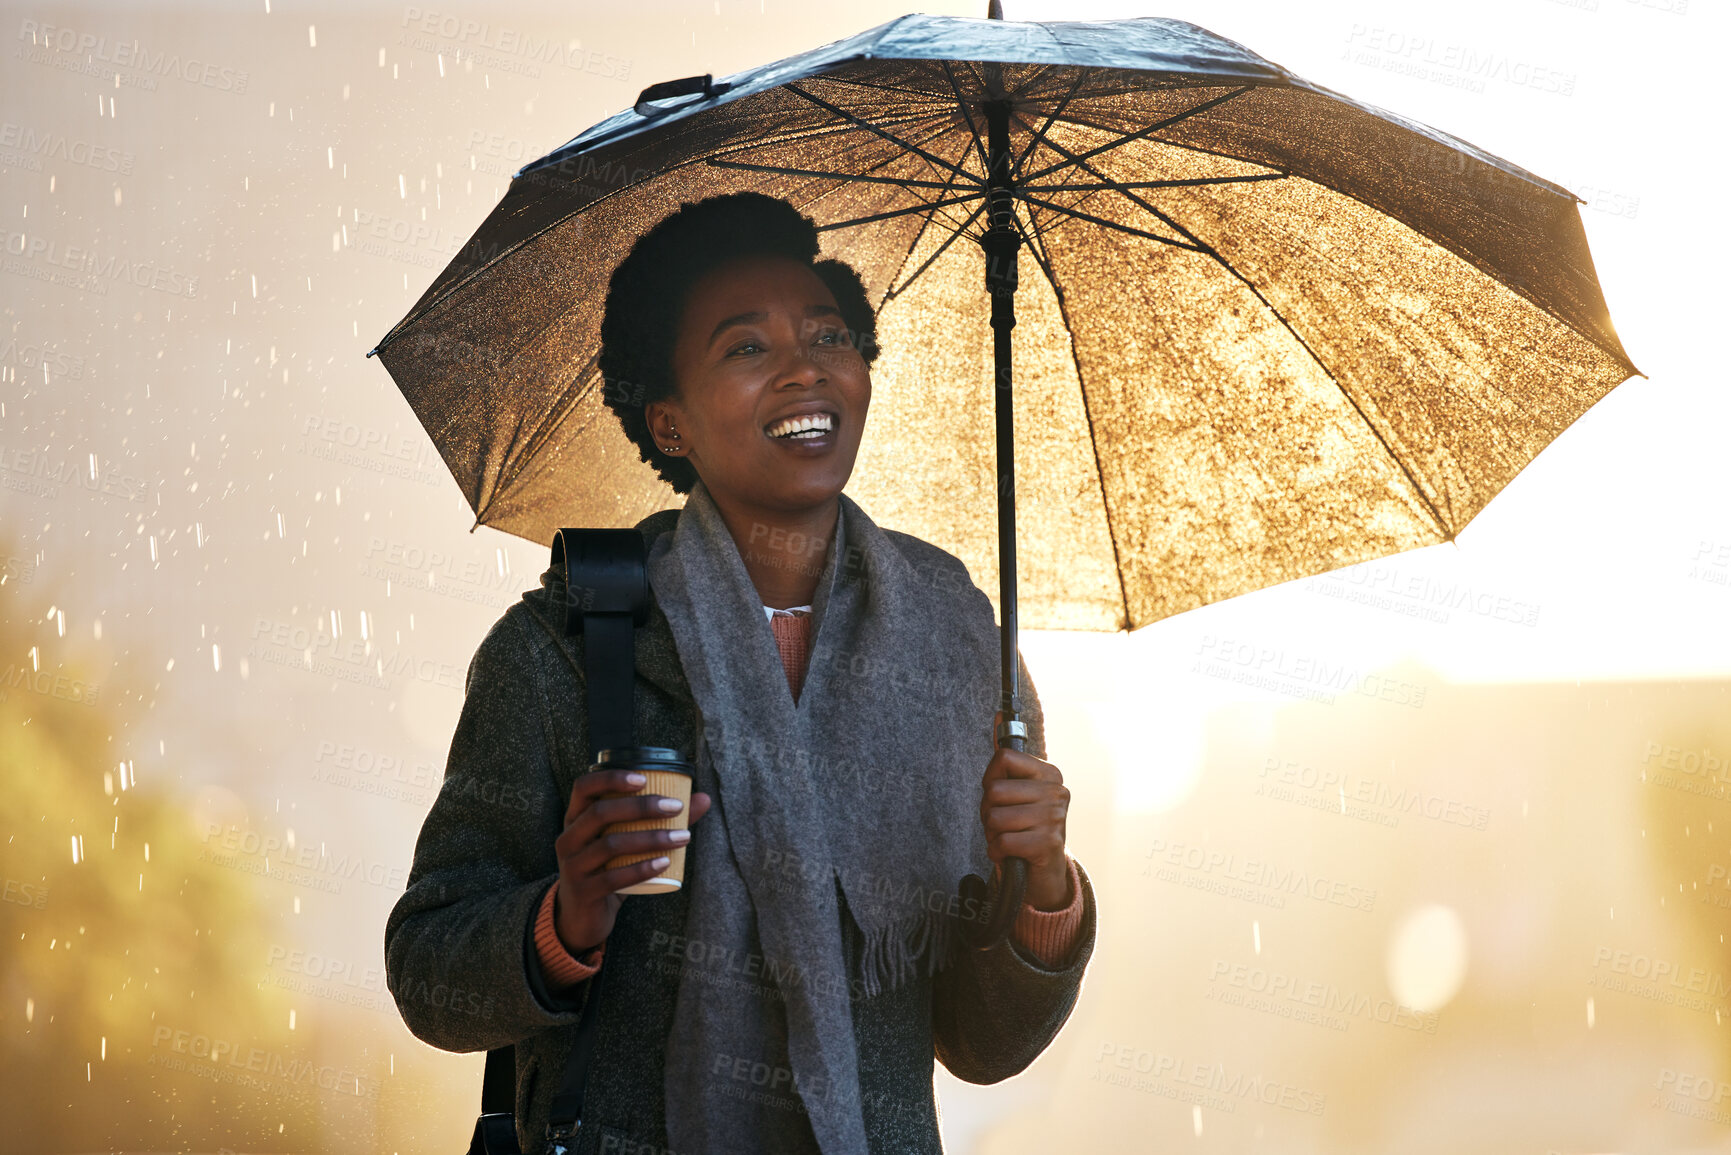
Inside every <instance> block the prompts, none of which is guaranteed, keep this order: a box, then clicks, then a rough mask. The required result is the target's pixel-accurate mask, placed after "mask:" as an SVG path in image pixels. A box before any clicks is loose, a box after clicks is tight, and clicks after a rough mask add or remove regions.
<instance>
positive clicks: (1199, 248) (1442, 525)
mask: <svg viewBox="0 0 1731 1155" xmlns="http://www.w3.org/2000/svg"><path fill="white" fill-rule="evenodd" d="M1051 147H1052V148H1053V149H1055V150H1056V151H1058V152H1060V153H1063V152H1066V150H1065V149H1064V147H1063V146H1062V145H1052V146H1051ZM1075 163H1077V164H1078V165H1079V166H1080V167H1081V168H1082V170H1083V171H1084V172H1088V173H1092V174H1093V175H1094V176H1095V177H1098V178H1099V179H1100V180H1101V181H1103V182H1106V183H1107V184H1108V185H1109V186H1110V187H1111V189H1112V191H1114V192H1116V193H1118V195H1119V196H1122V197H1123V198H1124V199H1125V200H1128V201H1129V202H1130V203H1131V204H1134V205H1136V206H1137V207H1138V208H1141V209H1142V210H1144V211H1145V212H1147V213H1149V214H1151V215H1152V216H1153V217H1155V218H1156V219H1157V220H1159V221H1160V222H1161V223H1162V224H1164V225H1165V226H1166V227H1167V228H1169V229H1171V230H1172V231H1173V232H1176V233H1177V234H1178V235H1180V236H1182V237H1183V238H1184V239H1185V240H1187V241H1189V242H1191V246H1193V247H1194V249H1195V251H1196V252H1199V253H1204V254H1206V255H1207V256H1209V257H1211V258H1212V259H1213V260H1214V261H1215V262H1217V263H1218V264H1219V265H1220V267H1221V268H1223V269H1225V270H1226V271H1227V272H1228V273H1230V274H1232V276H1233V277H1235V278H1236V279H1237V280H1238V282H1239V283H1240V284H1242V285H1243V286H1244V287H1245V288H1247V289H1249V290H1250V291H1251V293H1253V294H1254V295H1255V296H1256V299H1257V300H1258V301H1260V302H1262V307H1263V308H1265V309H1267V310H1268V311H1269V312H1270V313H1272V314H1274V319H1275V320H1277V321H1279V322H1280V323H1281V325H1282V326H1283V327H1284V328H1285V329H1286V331H1287V332H1288V333H1291V334H1292V339H1293V340H1294V341H1297V342H1298V344H1299V346H1300V347H1301V348H1302V349H1303V350H1304V351H1305V352H1306V353H1308V354H1310V357H1311V360H1313V361H1315V362H1316V364H1317V366H1318V367H1319V368H1320V369H1321V370H1322V371H1323V372H1324V373H1326V374H1327V375H1328V379H1329V380H1330V381H1332V382H1334V387H1335V388H1336V389H1338V390H1340V394H1341V396H1342V397H1345V398H1346V400H1347V403H1348V404H1350V405H1351V406H1352V408H1353V411H1354V412H1356V413H1357V414H1358V416H1359V420H1361V421H1363V422H1364V424H1365V428H1367V429H1369V430H1370V431H1371V433H1372V434H1373V435H1374V436H1375V437H1376V439H1377V440H1378V441H1379V442H1381V443H1382V447H1383V449H1384V450H1385V451H1386V452H1387V453H1388V455H1389V457H1390V458H1391V459H1392V460H1393V461H1394V463H1395V464H1396V465H1397V466H1399V467H1400V471H1401V472H1402V473H1403V474H1405V475H1406V479H1407V482H1408V484H1410V485H1411V486H1412V488H1413V492H1414V493H1416V494H1418V497H1419V500H1420V501H1422V502H1424V505H1425V508H1426V509H1427V510H1429V511H1430V515H1431V520H1432V521H1433V522H1434V523H1435V524H1436V527H1437V529H1438V530H1439V531H1440V532H1441V533H1442V535H1443V539H1444V540H1445V541H1452V540H1453V538H1454V535H1453V534H1452V533H1451V532H1450V531H1449V528H1448V524H1447V523H1446V522H1445V521H1444V520H1443V516H1442V513H1441V512H1440V511H1439V510H1438V509H1437V507H1436V505H1435V504H1434V503H1433V502H1432V501H1431V499H1430V495H1429V494H1428V493H1426V492H1425V491H1424V487H1423V486H1422V485H1420V484H1419V483H1418V478H1417V477H1416V476H1415V475H1414V474H1413V471H1412V470H1411V469H1410V468H1408V467H1407V463H1406V462H1405V460H1403V459H1402V458H1401V456H1400V454H1398V453H1396V452H1395V451H1394V447H1393V446H1392V445H1390V444H1389V443H1388V439H1387V438H1386V437H1384V436H1383V434H1382V430H1380V429H1378V428H1377V427H1376V423H1375V422H1373V421H1372V420H1371V419H1370V417H1369V415H1368V414H1366V413H1365V411H1364V407H1363V406H1361V405H1360V404H1359V403H1358V398H1356V397H1354V396H1353V395H1352V393H1351V392H1350V391H1348V390H1347V388H1346V386H1344V385H1342V384H1341V383H1340V378H1338V377H1336V376H1335V375H1334V370H1333V369H1331V368H1329V366H1328V363H1327V362H1326V361H1324V360H1323V359H1322V357H1321V356H1320V355H1319V354H1318V353H1317V351H1316V350H1315V349H1313V348H1311V347H1310V342H1309V341H1306V340H1305V339H1304V338H1303V337H1302V336H1301V335H1300V334H1299V332H1298V330H1297V329H1295V328H1294V327H1293V325H1292V322H1290V321H1288V320H1287V319H1286V317H1285V315H1284V314H1282V313H1281V311H1280V310H1279V309H1278V308H1276V307H1275V305H1274V303H1273V302H1272V301H1270V300H1269V299H1268V298H1267V297H1266V296H1265V295H1264V294H1263V292H1262V290H1261V289H1259V288H1258V287H1257V286H1256V285H1255V283H1254V282H1252V281H1251V280H1250V278H1249V277H1247V276H1245V275H1244V274H1243V273H1241V272H1239V271H1238V270H1237V269H1236V268H1234V267H1233V265H1232V262H1231V261H1229V260H1227V259H1226V258H1225V256H1223V255H1222V254H1221V253H1220V252H1219V250H1217V249H1215V248H1214V246H1212V245H1210V244H1208V243H1207V242H1206V241H1203V240H1202V239H1201V238H1200V237H1198V236H1196V235H1195V234H1194V233H1192V232H1191V231H1190V230H1189V229H1187V228H1185V227H1184V226H1183V225H1181V224H1179V223H1178V222H1177V221H1175V220H1173V219H1172V217H1170V216H1169V215H1167V214H1166V213H1164V212H1162V211H1160V210H1159V209H1158V208H1155V207H1154V206H1153V205H1151V204H1149V203H1148V202H1147V201H1146V200H1144V199H1142V198H1141V197H1139V196H1137V195H1136V194H1135V193H1133V192H1130V191H1128V190H1127V189H1125V188H1124V187H1123V186H1122V185H1120V184H1119V183H1118V182H1117V181H1114V180H1112V179H1111V178H1110V177H1108V176H1106V175H1105V174H1103V173H1101V172H1100V171H1099V170H1098V169H1096V168H1095V167H1094V166H1093V165H1091V164H1089V163H1088V162H1087V158H1086V157H1077V158H1075ZM1028 199H1030V200H1032V199H1033V198H1028ZM1048 207H1050V206H1048ZM1073 215H1077V214H1073Z"/></svg>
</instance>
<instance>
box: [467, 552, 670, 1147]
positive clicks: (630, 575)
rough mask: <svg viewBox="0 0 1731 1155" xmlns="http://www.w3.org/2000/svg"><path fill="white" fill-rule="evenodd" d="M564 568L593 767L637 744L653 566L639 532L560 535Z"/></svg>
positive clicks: (568, 1120) (598, 978) (500, 1056)
mask: <svg viewBox="0 0 1731 1155" xmlns="http://www.w3.org/2000/svg"><path fill="white" fill-rule="evenodd" d="M561 562H562V563H564V566H565V582H564V585H563V587H562V589H561V587H560V586H558V585H555V586H554V587H553V589H554V592H555V594H556V595H557V594H560V593H561V592H562V594H563V600H564V603H565V633H566V635H567V636H569V635H573V634H582V635H583V681H584V684H585V692H584V698H585V702H584V704H585V706H587V708H588V720H589V750H588V754H589V765H591V766H593V765H595V763H596V755H597V754H598V753H599V752H600V751H602V750H610V749H614V748H616V747H621V746H635V745H636V744H637V740H636V714H635V702H634V700H633V693H632V689H633V685H632V683H633V679H634V678H635V675H636V666H637V633H636V630H637V627H638V626H642V625H646V624H648V621H649V568H648V557H647V555H646V551H645V550H644V547H643V535H642V534H641V533H639V532H638V531H637V530H635V529H569V528H567V529H561V530H560V531H559V532H558V533H556V534H555V535H554V536H553V564H555V565H557V564H559V563H561ZM606 971H607V967H606V965H605V956H603V965H602V967H601V970H600V971H598V972H596V974H595V975H594V976H593V977H592V978H590V979H589V991H588V994H587V996H586V997H585V999H584V1001H583V1013H582V1015H581V1016H579V1018H578V1020H577V1037H576V1038H575V1039H574V1040H573V1041H572V1044H571V1053H570V1056H569V1058H568V1059H567V1060H566V1063H565V1074H564V1079H563V1080H562V1082H561V1083H560V1086H559V1091H558V1093H557V1094H555V1095H554V1097H553V1103H552V1107H551V1110H550V1112H549V1114H548V1123H547V1140H548V1149H549V1150H551V1151H554V1152H564V1151H566V1150H568V1148H569V1146H570V1143H571V1141H572V1140H573V1138H574V1137H575V1135H576V1131H577V1127H578V1126H579V1125H580V1123H581V1120H582V1117H583V1087H584V1084H585V1083H586V1082H587V1081H588V1073H589V1063H590V1060H591V1058H592V1057H593V1056H594V1054H595V1036H596V1033H597V1032H596V1025H597V1023H598V1022H599V1021H600V1008H601V998H602V979H603V977H604V976H605V974H606ZM514 1055H515V1052H514V1050H513V1049H512V1048H510V1047H501V1048H499V1049H498V1050H493V1051H489V1052H487V1073H486V1075H485V1077H484V1078H483V1080H482V1084H481V1109H482V1111H483V1112H484V1113H490V1112H499V1111H503V1112H509V1111H511V1110H512V1109H513V1108H514V1106H515V1104H514V1101H513V1100H514V1098H515V1095H516V1086H515V1083H516V1071H515V1068H516V1061H515V1057H514Z"/></svg>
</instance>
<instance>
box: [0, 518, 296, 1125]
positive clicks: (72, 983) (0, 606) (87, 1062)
mask: <svg viewBox="0 0 1731 1155" xmlns="http://www.w3.org/2000/svg"><path fill="white" fill-rule="evenodd" d="M3 553H5V551H4V549H0V554H3ZM53 584H54V583H52V582H40V583H33V587H34V588H35V589H42V588H44V587H52V586H53ZM31 589H32V587H31V586H24V587H21V586H20V584H19V583H16V582H11V583H7V585H6V586H0V776H3V781H4V785H5V789H3V790H0V943H3V944H4V945H3V946H0V1069H3V1070H4V1071H5V1074H6V1077H5V1078H4V1079H0V1118H3V1119H4V1120H5V1123H4V1125H3V1126H0V1151H31V1152H36V1151H46V1150H83V1149H94V1148H106V1147H108V1146H110V1145H124V1146H127V1147H152V1148H174V1149H184V1148H186V1147H188V1146H192V1147H207V1148H210V1149H215V1148H217V1147H219V1146H228V1147H233V1146H235V1145H237V1144H240V1143H244V1144H245V1145H246V1147H247V1148H248V1149H252V1150H257V1149H261V1148H268V1147H270V1146H277V1147H278V1148H279V1149H282V1148H284V1147H287V1148H291V1149H299V1150H305V1149H306V1148H307V1147H308V1146H311V1145H313V1144H312V1143H311V1142H309V1138H310V1137H311V1136H313V1135H315V1134H316V1133H317V1131H318V1130H319V1126H318V1124H317V1122H316V1119H317V1117H318V1115H319V1114H320V1108H319V1103H318V1098H319V1096H320V1095H321V1094H322V1093H326V1091H325V1090H324V1089H321V1088H320V1086H319V1081H320V1077H321V1074H323V1073H324V1070H323V1068H321V1067H319V1065H318V1064H317V1063H316V1062H314V1061H312V1060H310V1059H308V1058H306V1057H305V1056H310V1055H311V1054H312V1053H313V1052H314V1051H315V1050H316V1047H315V1042H316V1040H315V1039H314V1038H313V1037H311V1036H312V1035H313V1033H314V1032H313V1029H312V1026H311V1024H308V1023H306V1022H304V1021H303V1022H301V1023H299V1024H297V1026H298V1027H299V1029H298V1030H294V1031H291V1030H290V1027H289V1011H290V1007H289V1002H288V999H289V995H288V993H287V992H285V991H283V990H280V989H278V988H277V987H276V986H274V985H272V984H271V983H269V982H268V980H261V978H260V974H261V973H262V972H264V970H265V966H266V962H267V958H266V954H267V949H268V946H267V944H268V943H269V941H270V938H269V936H268V934H267V929H266V928H267V926H268V921H267V916H266V914H265V905H264V903H263V902H262V901H261V898H262V895H261V892H260V887H261V885H264V884H263V883H262V882H261V881H260V879H259V877H258V876H257V875H256V874H252V873H246V872H245V871H243V870H237V869H234V868H232V865H223V864H221V863H216V862H212V861H210V859H211V857H212V855H211V854H210V849H211V846H212V845H213V844H212V843H209V842H207V841H206V840H205V831H206V830H208V827H206V826H204V825H203V819H204V818H205V817H206V816H205V815H203V814H196V815H195V810H196V809H197V808H196V807H195V806H193V805H191V804H190V800H188V799H184V798H178V797H176V796H175V795H174V793H173V792H172V791H171V790H170V789H169V788H168V787H167V786H166V775H165V774H163V773H162V772H161V770H160V768H157V769H155V770H154V771H153V776H154V777H155V778H157V779H158V780H157V781H152V780H150V778H148V777H147V778H145V780H143V781H139V782H135V781H134V780H133V777H132V775H133V768H132V766H131V765H130V764H129V763H127V764H123V759H124V758H125V754H124V751H125V750H126V748H127V747H126V743H125V742H124V733H122V732H120V731H122V730H123V725H122V723H121V721H120V720H119V717H118V704H119V700H120V698H121V696H122V695H123V694H125V693H129V692H130V691H133V690H144V689H146V688H147V687H146V686H145V685H143V684H140V685H138V686H130V687H129V686H117V685H112V684H102V685H100V686H98V685H96V684H95V683H94V682H93V680H92V675H91V672H90V671H89V670H87V669H83V668H80V667H79V665H78V658H77V656H76V655H75V654H71V653H68V652H67V651H68V647H67V646H65V645H64V644H55V643H56V642H61V641H62V639H60V638H58V636H57V632H56V630H55V629H53V628H47V629H44V628H43V626H42V623H43V622H45V621H47V620H49V619H48V617H47V608H48V607H46V606H45V605H33V604H26V600H27V595H28V594H29V593H30V592H31ZM68 640H69V639H68ZM50 655H65V657H66V660H65V661H61V660H58V659H57V658H55V657H52V656H50ZM111 676H121V677H124V675H120V674H118V668H117V669H116V671H115V672H114V673H113V674H111ZM230 797H233V796H232V795H231V796H230ZM201 1052H202V1053H201ZM249 1060H250V1061H251V1062H250V1069H249Z"/></svg>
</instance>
